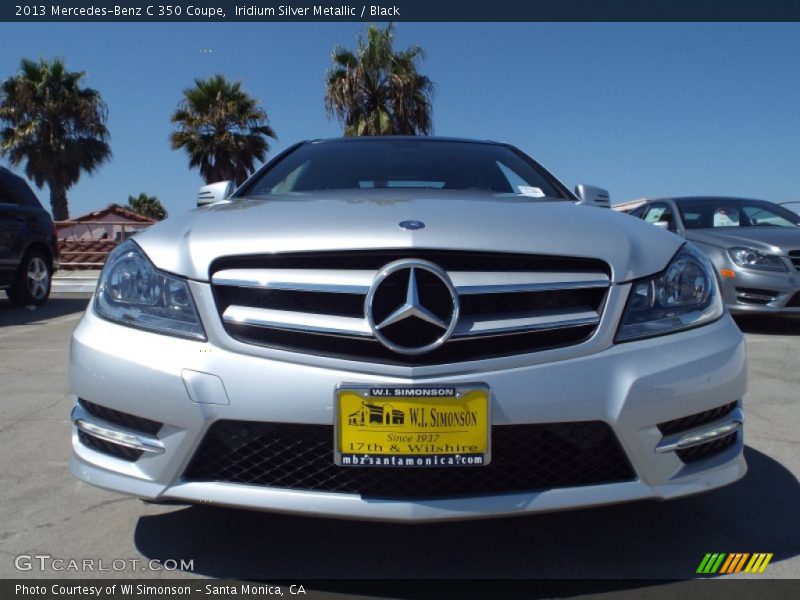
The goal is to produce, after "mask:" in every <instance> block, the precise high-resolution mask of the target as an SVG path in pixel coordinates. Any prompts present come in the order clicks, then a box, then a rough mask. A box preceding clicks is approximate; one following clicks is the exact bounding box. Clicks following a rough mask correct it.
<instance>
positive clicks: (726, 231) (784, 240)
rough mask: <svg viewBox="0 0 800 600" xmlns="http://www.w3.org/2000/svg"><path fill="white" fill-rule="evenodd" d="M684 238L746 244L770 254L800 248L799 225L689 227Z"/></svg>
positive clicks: (722, 245)
mask: <svg viewBox="0 0 800 600" xmlns="http://www.w3.org/2000/svg"><path fill="white" fill-rule="evenodd" d="M686 239H688V240H691V241H693V242H700V243H702V244H708V245H709V246H718V247H720V248H731V247H733V246H748V247H750V248H755V249H756V250H762V251H764V252H768V253H770V254H783V255H785V254H786V253H787V252H789V251H790V250H800V227H767V226H762V227H717V228H715V229H689V230H687V231H686Z"/></svg>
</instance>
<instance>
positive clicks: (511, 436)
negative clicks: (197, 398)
mask: <svg viewBox="0 0 800 600" xmlns="http://www.w3.org/2000/svg"><path fill="white" fill-rule="evenodd" d="M635 477H636V475H635V473H634V471H633V468H632V466H631V464H630V462H629V461H628V458H627V456H626V455H625V453H624V451H623V450H622V448H621V447H620V444H619V442H618V441H617V438H616V437H615V436H614V434H613V432H612V431H611V429H610V428H609V427H608V425H606V424H605V423H602V422H599V421H591V422H579V423H548V424H531V425H499V426H495V427H493V429H492V461H491V463H490V464H488V465H486V466H482V467H454V468H425V467H419V468H407V469H390V468H379V467H338V466H336V465H334V464H333V428H332V427H331V426H327V425H300V424H287V423H257V422H247V421H218V422H216V423H214V424H213V425H212V426H211V428H210V429H209V431H208V433H207V434H206V436H205V438H204V439H203V442H202V443H201V445H200V448H199V449H198V450H197V453H196V454H195V456H194V458H193V459H192V461H191V463H190V464H189V467H188V468H187V469H186V472H185V473H184V478H185V480H188V481H218V482H229V483H244V484H252V485H262V486H269V487H276V488H287V489H295V490H310V491H320V492H339V493H347V494H360V495H361V496H363V497H372V498H387V499H421V498H446V497H464V496H481V495H494V494H504V493H514V492H526V491H535V490H545V489H551V488H560V487H572V486H583V485H595V484H602V483H616V482H621V481H630V480H633V479H635Z"/></svg>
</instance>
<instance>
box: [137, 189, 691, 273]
mask: <svg viewBox="0 0 800 600" xmlns="http://www.w3.org/2000/svg"><path fill="white" fill-rule="evenodd" d="M404 220H419V221H422V222H423V223H425V227H424V228H423V229H419V230H414V231H409V230H406V229H403V228H401V227H400V226H399V223H400V222H401V221H404ZM135 241H136V242H137V243H138V244H139V245H140V246H141V247H142V249H143V250H144V251H145V252H146V253H147V255H148V256H149V257H150V259H151V260H152V261H153V263H154V264H155V265H156V266H157V267H158V268H160V269H162V270H165V271H168V272H171V273H176V274H179V275H183V276H186V277H189V278H192V279H197V280H201V281H207V280H208V278H209V267H210V265H211V263H212V261H214V259H216V258H219V257H221V256H232V255H243V254H263V253H273V252H292V251H326V250H361V249H372V248H375V249H378V248H430V249H451V250H482V251H495V252H522V253H533V254H549V255H560V256H575V257H591V258H599V259H602V260H604V261H606V262H607V263H608V264H609V265H610V266H611V270H612V279H613V280H614V281H617V282H620V281H627V280H630V279H634V278H637V277H642V276H644V275H650V274H652V273H655V272H658V271H660V270H662V269H663V268H664V267H665V266H666V265H667V263H668V262H669V260H670V259H671V258H672V256H673V255H674V254H675V252H676V251H677V250H678V248H679V247H680V246H681V244H682V243H683V241H682V239H681V238H679V237H677V236H675V235H672V234H671V233H668V232H665V231H662V230H660V229H657V228H655V227H653V226H652V225H649V224H647V223H644V222H642V221H640V220H638V219H635V218H632V217H630V216H628V215H624V214H620V213H617V212H615V211H612V210H609V209H605V208H595V207H588V206H577V205H575V204H573V203H572V202H568V201H549V200H542V199H522V198H520V197H519V196H517V195H510V194H509V195H488V194H478V193H471V192H451V191H442V190H414V191H408V190H356V191H347V192H341V191H340V192H321V193H314V194H293V195H291V196H289V195H286V196H279V197H271V198H270V199H268V200H264V199H257V198H237V199H235V200H233V201H231V202H227V201H226V202H222V203H217V204H214V205H211V206H208V207H204V208H201V209H197V210H193V211H191V212H190V213H188V214H185V215H182V216H178V217H171V218H169V219H167V220H166V221H162V222H161V223H159V224H157V225H154V226H152V227H150V228H149V229H147V230H145V231H143V232H141V233H139V234H137V235H136V236H135Z"/></svg>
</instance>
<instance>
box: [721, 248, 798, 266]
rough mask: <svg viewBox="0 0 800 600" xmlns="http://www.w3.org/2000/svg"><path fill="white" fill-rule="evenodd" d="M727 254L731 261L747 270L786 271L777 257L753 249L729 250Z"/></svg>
mask: <svg viewBox="0 0 800 600" xmlns="http://www.w3.org/2000/svg"><path fill="white" fill-rule="evenodd" d="M728 254H729V255H730V257H731V260H732V261H733V262H735V263H736V264H737V265H739V266H740V267H746V268H748V269H762V270H764V271H788V270H789V269H788V268H787V267H786V265H785V264H784V262H783V261H782V260H781V259H780V258H779V257H777V256H773V255H772V254H767V253H766V252H761V251H760V250H756V249H754V248H744V247H736V248H730V249H729V250H728Z"/></svg>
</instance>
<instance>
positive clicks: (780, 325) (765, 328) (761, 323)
mask: <svg viewBox="0 0 800 600" xmlns="http://www.w3.org/2000/svg"><path fill="white" fill-rule="evenodd" d="M734 321H736V324H737V325H738V326H739V329H741V330H742V332H744V333H760V334H765V335H800V315H735V316H734Z"/></svg>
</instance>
